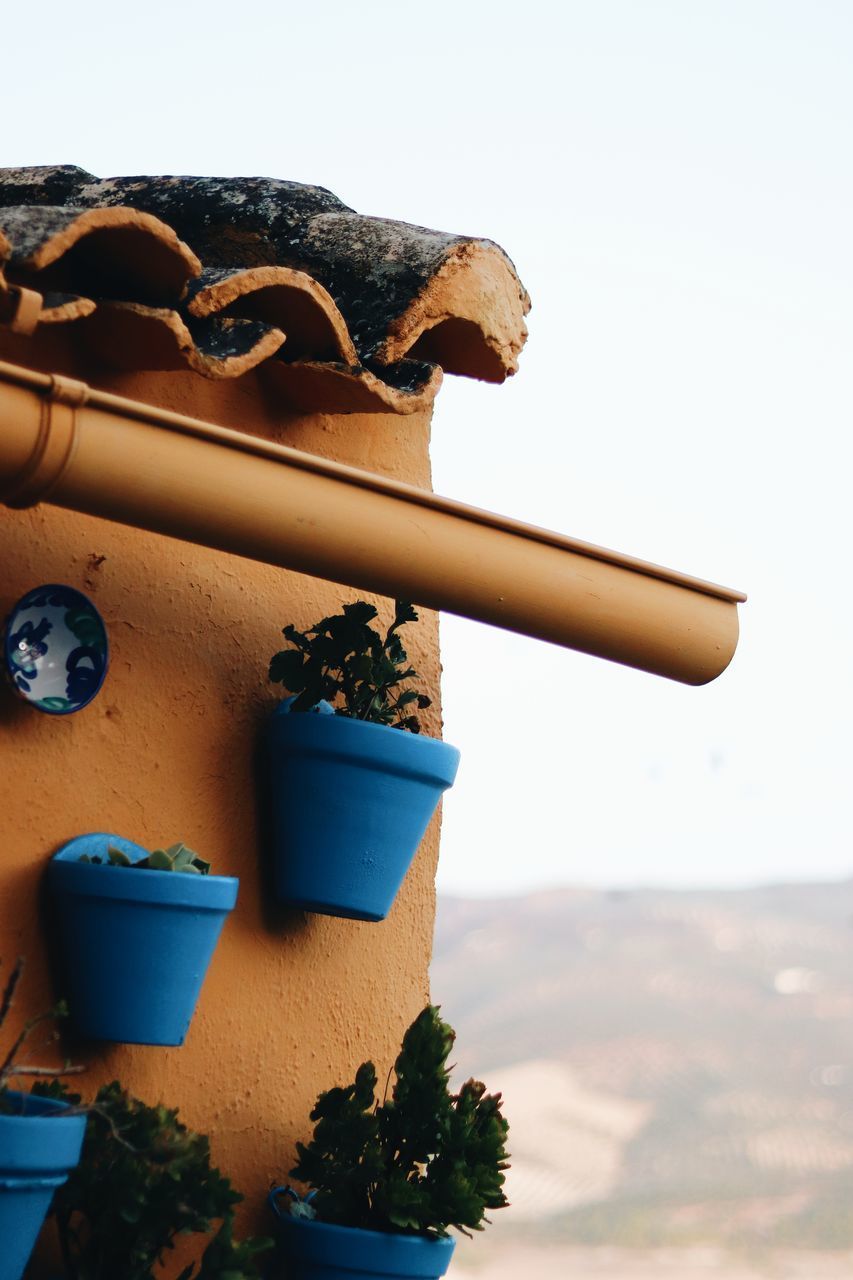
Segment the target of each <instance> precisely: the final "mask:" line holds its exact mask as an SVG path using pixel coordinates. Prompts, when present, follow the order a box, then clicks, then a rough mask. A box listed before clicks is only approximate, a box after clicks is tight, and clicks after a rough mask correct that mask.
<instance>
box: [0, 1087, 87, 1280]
mask: <svg viewBox="0 0 853 1280" xmlns="http://www.w3.org/2000/svg"><path fill="white" fill-rule="evenodd" d="M6 1098H7V1100H8V1101H9V1103H10V1104H11V1105H12V1106H13V1107H14V1108H15V1109H16V1114H14V1115H0V1242H2V1243H0V1280H20V1277H21V1275H22V1274H23V1270H24V1267H25V1266H26V1265H27V1260H28V1259H29V1256H30V1254H31V1253H32V1251H33V1246H34V1245H35V1242H36V1239H37V1238H38V1234H39V1231H40V1230H41V1227H42V1223H43V1222H44V1219H45V1216H46V1214H47V1211H48V1209H49V1208H50V1202H51V1200H52V1198H53V1193H54V1191H55V1190H56V1188H57V1187H60V1186H61V1185H62V1183H63V1182H65V1180H66V1178H67V1177H68V1174H69V1171H70V1170H71V1169H73V1168H74V1166H75V1165H76V1164H77V1162H78V1160H79V1159H80V1148H81V1147H82V1145H83V1135H84V1134H85V1132H86V1117H85V1115H75V1116H63V1114H62V1113H63V1111H67V1110H68V1108H67V1107H66V1105H65V1104H64V1103H62V1102H54V1101H53V1100H52V1099H48V1098H33V1097H31V1096H30V1095H29V1094H24V1093H13V1092H11V1091H10V1092H9V1093H7V1094H6Z"/></svg>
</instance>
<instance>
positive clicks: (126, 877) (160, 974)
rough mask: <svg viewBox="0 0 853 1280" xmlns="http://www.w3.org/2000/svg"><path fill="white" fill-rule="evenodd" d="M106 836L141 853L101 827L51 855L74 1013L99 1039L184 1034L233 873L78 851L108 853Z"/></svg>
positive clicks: (233, 885) (145, 1039)
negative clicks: (142, 866)
mask: <svg viewBox="0 0 853 1280" xmlns="http://www.w3.org/2000/svg"><path fill="white" fill-rule="evenodd" d="M110 844H113V845H116V846H117V847H118V848H120V849H121V850H122V851H123V852H124V853H126V854H127V856H128V857H129V858H130V859H131V860H132V861H137V860H138V859H140V858H144V857H145V855H146V853H147V850H145V849H143V848H142V847H141V846H140V845H136V844H133V843H132V842H131V841H129V840H124V839H123V838H122V837H121V836H113V835H107V834H105V833H103V832H97V833H93V834H92V835H86V836H78V837H77V838H76V839H75V840H72V841H70V842H69V843H68V844H66V845H65V846H64V847H63V848H62V849H60V851H59V852H58V853H57V854H55V855H54V857H53V858H52V859H51V861H50V863H49V864H48V871H47V877H48V889H49V891H50V895H51V899H52V904H53V906H54V908H55V911H56V916H57V921H58V924H59V930H60V941H61V945H62V954H63V975H64V977H65V980H66V984H67V994H68V1003H69V1008H70V1013H71V1021H72V1023H73V1024H74V1027H75V1029H76V1030H77V1031H78V1032H79V1033H80V1034H81V1035H84V1036H88V1037H91V1038H92V1039H95V1040H121V1041H125V1042H127V1043H129V1044H170V1045H176V1044H183V1041H184V1037H185V1035H186V1033H187V1030H188V1028H189V1025H190V1020H191V1018H192V1016H193V1013H194V1012H195V1006H196V1001H197V1000H198V996H199V992H200V990H201V984H202V982H203V981H204V976H205V974H206V972H207V966H208V964H209V963H210V957H211V956H212V955H213V951H214V948H215V946H216V943H217V941H218V939H219V934H220V932H221V930H222V926H223V924H224V922H225V917H226V916H227V915H228V913H229V912H230V911H232V910H233V908H234V904H235V903H236V901H237V886H238V881H237V880H236V879H235V878H234V877H232V876H211V875H208V876H203V875H187V874H185V873H182V872H175V871H151V870H149V869H146V870H144V871H134V870H133V869H132V868H130V867H115V866H109V865H106V866H93V865H91V864H87V863H83V862H80V861H79V859H80V855H81V854H83V853H86V854H88V855H89V856H90V857H91V856H92V855H93V854H96V855H98V856H99V857H101V858H103V859H104V860H105V861H106V856H107V846H108V845H110Z"/></svg>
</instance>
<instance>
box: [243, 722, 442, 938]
mask: <svg viewBox="0 0 853 1280" xmlns="http://www.w3.org/2000/svg"><path fill="white" fill-rule="evenodd" d="M267 750H268V757H269V766H270V773H271V793H272V818H273V858H274V870H275V888H276V894H277V896H278V898H279V899H280V900H281V901H282V902H286V903H289V904H291V905H293V906H299V907H303V908H304V909H305V910H307V911H319V912H323V913H324V914H326V915H331V916H347V917H349V918H351V919H353V920H383V919H384V918H385V916H386V915H387V914H388V912H389V910H390V909H391V904H392V903H393V901H394V898H395V896H396V894H397V890H398V889H399V887H400V885H401V884H402V882H403V877H404V876H405V874H406V872H407V871H408V869H409V866H410V864H411V862H412V859H413V858H414V856H415V853H416V852H417V848H418V845H419V844H420V842H421V840H422V838H423V834H424V832H425V831H426V828H427V825H428V823H429V820H430V818H431V817H432V815H433V813H434V812H435V809H436V806H437V804H438V802H439V800H440V798H441V794H442V792H443V791H446V790H447V788H448V787H450V786H452V785H453V780H454V778H455V777H456V770H457V768H458V767H459V752H458V751H457V749H456V748H455V747H451V746H450V745H449V744H448V743H446V742H442V741H440V739H438V738H426V737H423V736H421V735H419V734H413V733H407V732H405V731H403V730H401V729H392V728H389V727H388V726H387V725H382V724H371V723H370V722H368V721H365V720H353V719H350V718H349V717H347V716H337V715H330V714H319V713H317V712H310V711H309V712H290V710H289V705H288V703H283V704H282V705H281V707H280V708H279V709H278V710H277V711H276V712H275V713H274V714H273V715H272V716H271V718H270V720H269V722H268V725H267Z"/></svg>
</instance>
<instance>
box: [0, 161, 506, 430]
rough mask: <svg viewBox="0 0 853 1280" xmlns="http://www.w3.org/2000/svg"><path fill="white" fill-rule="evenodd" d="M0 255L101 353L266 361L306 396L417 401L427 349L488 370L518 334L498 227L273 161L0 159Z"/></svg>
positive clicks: (212, 367) (458, 367)
mask: <svg viewBox="0 0 853 1280" xmlns="http://www.w3.org/2000/svg"><path fill="white" fill-rule="evenodd" d="M4 237H5V239H4ZM6 241H8V243H6ZM196 255H198V256H196ZM4 257H5V258H6V259H7V260H8V261H7V264H6V267H5V270H6V274H7V277H8V280H9V282H10V283H13V284H20V285H23V286H24V287H25V288H28V289H35V290H37V291H38V292H40V293H42V294H43V295H44V301H43V304H42V313H41V321H42V322H43V323H47V322H50V323H54V324H56V323H62V322H64V321H70V320H78V321H82V324H81V326H80V328H79V332H80V333H81V335H85V338H86V340H88V341H89V342H91V343H94V344H95V346H96V347H97V349H98V351H99V354H100V355H101V357H102V358H104V359H109V360H110V361H111V362H112V363H117V364H119V365H120V366H121V367H124V368H136V369H146V368H166V369H172V368H191V369H194V370H196V372H198V373H200V374H202V375H203V376H205V377H236V376H239V375H240V374H242V373H245V372H246V371H247V370H248V369H251V368H254V367H255V366H257V365H259V364H263V365H264V367H265V369H266V366H269V369H270V381H271V385H273V386H274V387H275V388H276V390H277V393H278V394H279V395H281V397H282V398H283V399H284V400H285V401H286V402H288V403H291V404H293V405H294V406H295V407H298V408H303V409H311V408H313V409H337V410H339V411H343V412H346V411H347V410H350V411H355V410H367V411H369V410H370V409H372V408H375V409H376V410H377V411H384V412H388V411H389V410H390V411H393V412H397V413H408V412H413V411H414V410H415V409H418V408H420V407H422V406H423V405H425V404H428V403H429V402H430V400H431V399H432V398H433V397H434V395H435V393H436V391H437V389H438V386H439V385H440V382H441V371H440V369H439V368H437V367H436V366H441V368H443V369H444V370H446V371H448V372H451V373H460V374H466V375H468V376H471V377H477V378H483V379H486V380H487V381H492V382H500V381H503V379H504V378H505V377H506V376H507V375H509V374H511V373H514V372H515V370H516V368H517V362H518V353H519V351H520V349H521V347H522V345H523V343H524V339H525V336H526V329H525V325H524V315H525V313H526V311H527V310H528V308H529V300H528V297H527V294H526V292H525V290H524V287H523V286H522V284H521V282H520V281H519V279H518V276H517V274H516V272H515V268H514V267H513V265H512V263H511V262H510V260H509V258H508V257H507V256H506V254H505V253H504V252H503V250H502V249H500V248H499V247H498V246H497V245H496V244H494V243H493V242H491V241H489V240H482V239H478V238H472V237H466V236H457V235H448V234H445V233H444V232H438V231H430V230H429V229H427V228H424V227H416V226H410V225H409V224H408V223H402V222H393V221H389V220H387V219H383V218H372V217H365V216H362V215H361V214H358V213H356V212H355V211H354V210H352V209H350V208H349V207H348V206H347V205H345V204H343V202H342V201H341V200H339V199H338V198H337V196H335V195H333V194H332V193H331V192H330V191H327V190H325V189H324V188H323V187H315V186H307V185H303V184H300V183H295V182H283V181H278V180H275V179H269V178H199V177H159V178H158V177H124V178H107V179H98V178H95V177H94V176H93V175H92V174H89V173H87V172H85V170H82V169H76V168H74V167H73V166H69V165H64V166H57V167H42V168H32V169H6V170H0V262H3V260H4ZM202 263H203V264H204V267H203V268H202Z"/></svg>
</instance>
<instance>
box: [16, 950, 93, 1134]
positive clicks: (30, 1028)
mask: <svg viewBox="0 0 853 1280" xmlns="http://www.w3.org/2000/svg"><path fill="white" fill-rule="evenodd" d="M23 972H24V960H23V957H21V956H19V957H18V960H17V961H16V963H15V965H14V967H13V969H12V972H11V973H10V974H9V977H8V978H7V980H6V985H5V987H4V988H3V994H2V996H0V1032H2V1029H3V1026H4V1024H5V1022H6V1019H7V1018H8V1017H9V1014H10V1013H11V1011H12V1007H13V1005H14V1003H15V994H16V992H17V990H18V986H19V984H20V981H21V978H22V976H23ZM67 1016H68V1007H67V1005H66V1004H65V1001H64V1000H60V1001H59V1002H58V1003H57V1004H55V1005H53V1006H52V1007H51V1008H50V1009H47V1010H45V1012H44V1013H38V1014H36V1015H35V1016H34V1017H32V1018H29V1019H28V1020H27V1021H26V1022H25V1023H24V1025H23V1027H22V1028H21V1030H20V1031H19V1032H18V1034H17V1036H16V1037H15V1038H14V1040H13V1041H12V1044H11V1046H10V1047H9V1049H8V1051H7V1052H6V1054H5V1055H4V1057H3V1059H2V1061H0V1113H3V1114H7V1115H8V1114H9V1113H12V1112H14V1111H15V1110H17V1108H16V1107H14V1106H13V1105H12V1104H11V1102H10V1100H9V1099H8V1097H7V1093H8V1089H9V1083H10V1081H11V1080H13V1079H15V1078H16V1077H18V1076H35V1077H44V1076H51V1077H56V1076H71V1075H78V1074H79V1073H80V1072H81V1071H84V1070H85V1067H83V1066H79V1065H76V1066H75V1065H72V1063H70V1062H69V1061H68V1060H67V1059H66V1061H65V1063H64V1064H63V1065H62V1066H60V1067H43V1066H37V1065H36V1064H34V1063H32V1062H30V1061H29V1060H27V1059H22V1058H19V1056H18V1055H19V1054H20V1053H21V1051H22V1050H23V1048H24V1045H25V1044H26V1043H27V1041H28V1040H29V1039H30V1038H31V1036H32V1035H33V1033H34V1032H35V1030H36V1028H37V1027H40V1026H42V1025H43V1024H44V1023H47V1022H54V1023H55V1022H58V1021H60V1020H61V1019H62V1018H65V1017H67ZM58 1039H59V1032H58V1030H57V1029H56V1028H55V1027H54V1029H53V1031H52V1032H51V1033H50V1036H49V1037H48V1043H50V1044H54V1043H55V1042H56V1041H57V1040H58Z"/></svg>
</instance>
